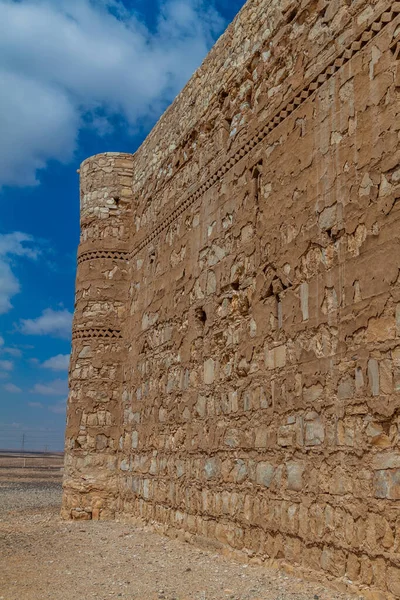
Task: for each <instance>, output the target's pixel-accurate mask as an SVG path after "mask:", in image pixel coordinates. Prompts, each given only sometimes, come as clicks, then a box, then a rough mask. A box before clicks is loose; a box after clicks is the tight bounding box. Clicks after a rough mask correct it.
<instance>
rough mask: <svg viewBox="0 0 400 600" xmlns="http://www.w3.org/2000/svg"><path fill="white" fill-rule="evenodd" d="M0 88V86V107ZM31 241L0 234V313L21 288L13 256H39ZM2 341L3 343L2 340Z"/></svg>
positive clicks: (4, 310)
mask: <svg viewBox="0 0 400 600" xmlns="http://www.w3.org/2000/svg"><path fill="white" fill-rule="evenodd" d="M0 78H1V74H0ZM1 89H2V88H1V87H0V107H1ZM0 127H1V117H0ZM1 144H2V142H1V141H0V155H1V156H2V157H3V154H4V152H3V150H2V148H1ZM5 155H6V153H5ZM2 162H3V158H2V160H0V164H1V163H2ZM0 178H1V167H0ZM32 243H33V238H32V237H31V236H29V235H26V234H25V233H21V232H19V231H16V232H14V233H7V234H0V314H4V313H7V312H8V311H9V310H11V308H12V304H11V298H12V297H13V296H15V295H16V294H18V292H19V291H20V289H21V286H20V283H19V281H18V279H17V277H16V275H15V274H14V273H13V271H12V269H11V267H12V265H13V262H14V261H15V257H26V258H31V259H35V258H37V257H38V256H39V251H38V249H37V248H35V247H33V246H32ZM2 341H3V344H4V340H2ZM3 344H0V345H3Z"/></svg>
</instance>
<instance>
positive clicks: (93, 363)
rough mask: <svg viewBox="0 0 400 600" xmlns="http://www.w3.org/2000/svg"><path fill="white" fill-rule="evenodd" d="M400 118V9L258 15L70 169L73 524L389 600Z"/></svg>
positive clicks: (394, 543) (69, 471)
mask: <svg viewBox="0 0 400 600" xmlns="http://www.w3.org/2000/svg"><path fill="white" fill-rule="evenodd" d="M399 99H400V2H393V1H392V2H389V1H387V0H379V1H369V2H367V1H365V0H354V1H351V0H334V1H331V2H327V1H325V0H304V1H301V0H280V1H275V0H249V1H248V2H247V4H246V5H245V7H244V8H243V10H242V11H241V13H240V14H239V15H238V17H237V19H236V20H235V21H234V23H233V24H232V25H231V26H230V27H229V28H228V30H227V32H226V33H225V34H224V36H222V37H221V39H220V40H219V41H218V42H217V44H216V46H215V47H214V49H213V50H212V51H211V53H210V54H209V56H208V57H207V59H206V60H205V62H204V63H203V65H202V67H201V68H200V69H199V71H198V72H197V73H196V74H195V75H194V76H193V78H192V79H191V80H190V82H189V83H188V85H187V86H186V88H185V89H184V90H183V92H182V93H181V94H180V95H179V96H178V98H177V99H176V101H175V102H174V103H173V105H172V106H171V107H170V108H169V109H168V111H167V112H166V113H165V115H164V116H163V117H162V118H161V120H160V122H159V123H158V124H157V125H156V127H155V128H154V130H153V131H152V132H151V134H150V135H149V137H148V138H147V140H146V141H145V142H144V144H143V145H142V146H141V148H140V149H139V150H138V151H137V152H136V154H134V155H129V154H118V153H117V154H113V153H105V154H103V155H98V156H95V157H91V158H90V159H88V160H87V161H85V162H84V163H83V165H82V166H81V170H80V174H81V231H82V234H81V244H80V248H79V253H78V274H77V286H76V310H75V318H74V330H73V352H72V358H71V370H70V388H71V392H70V398H69V405H68V423H67V440H66V474H65V481H64V487H65V493H64V505H63V515H64V516H65V517H66V518H85V519H89V518H93V519H106V518H113V517H114V516H116V515H117V516H120V517H121V516H125V517H126V516H130V517H140V518H142V519H145V520H147V521H151V522H153V523H158V524H159V525H160V527H161V528H162V529H163V530H165V531H169V532H178V533H180V534H182V535H184V536H186V538H187V539H192V538H193V539H197V540H199V541H203V542H204V541H206V543H208V544H212V545H214V546H217V547H221V548H225V549H226V548H229V549H230V550H231V551H233V552H238V553H242V554H245V555H246V556H248V557H250V558H252V559H254V560H281V561H285V562H286V563H290V564H292V565H296V566H297V567H298V568H303V569H306V570H312V571H314V572H315V571H317V572H318V571H319V572H323V573H324V574H325V575H326V576H328V577H331V578H334V579H337V580H341V581H343V582H344V583H346V584H352V583H353V584H355V585H357V586H368V587H369V588H370V590H379V591H380V593H381V594H384V597H388V598H390V597H393V598H400V554H399V548H400V513H399V500H400V451H399V444H400V431H399V427H400V393H399V391H400V277H399V273H400V271H399V269H400V246H399V235H400V234H399V231H400V229H399V216H400V213H399V205H400V203H399V202H398V199H399V198H400V164H399V162H400V161H399V158H400V141H399V139H400V133H399V132H400V119H399V112H400V102H399ZM377 593H378V592H377ZM375 597H379V595H378V596H375Z"/></svg>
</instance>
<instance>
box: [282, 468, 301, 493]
mask: <svg viewBox="0 0 400 600" xmlns="http://www.w3.org/2000/svg"><path fill="white" fill-rule="evenodd" d="M304 470H305V465H304V463H302V462H298V461H290V462H288V463H286V475H287V487H288V490H293V491H297V492H299V491H301V490H302V489H303V474H304Z"/></svg>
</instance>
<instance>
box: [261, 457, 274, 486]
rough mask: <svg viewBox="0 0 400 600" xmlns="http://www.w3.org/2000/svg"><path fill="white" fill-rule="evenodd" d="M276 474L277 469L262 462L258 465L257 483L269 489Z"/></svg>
mask: <svg viewBox="0 0 400 600" xmlns="http://www.w3.org/2000/svg"><path fill="white" fill-rule="evenodd" d="M274 474H275V467H274V466H273V465H272V464H271V463H268V462H261V463H259V464H258V465H257V469H256V481H257V483H258V484H259V485H263V486H265V487H266V488H269V487H270V486H271V483H272V480H273V478H274Z"/></svg>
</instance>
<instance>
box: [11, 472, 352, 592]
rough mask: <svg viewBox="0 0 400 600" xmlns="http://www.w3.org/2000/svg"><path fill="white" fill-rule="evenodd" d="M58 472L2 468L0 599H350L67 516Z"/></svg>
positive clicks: (118, 526) (127, 529)
mask: <svg viewBox="0 0 400 600" xmlns="http://www.w3.org/2000/svg"><path fill="white" fill-rule="evenodd" d="M60 499H61V481H60V474H58V475H57V474H54V473H52V474H47V475H43V474H42V476H40V474H39V473H36V474H33V473H26V474H23V473H22V472H21V471H18V472H17V473H14V475H13V474H12V473H5V472H4V470H0V600H45V599H50V600H78V599H79V600H90V599H91V598H97V599H101V600H106V599H109V598H125V599H126V600H127V599H129V600H153V599H156V600H174V599H175V600H188V599H191V600H354V598H358V597H355V596H350V595H346V594H340V593H335V592H334V591H332V590H331V589H328V588H326V587H324V585H318V584H312V583H307V582H302V581H300V580H298V579H295V578H293V577H289V576H287V575H285V574H284V573H281V572H279V571H276V570H273V569H267V568H265V567H260V566H250V565H249V566H247V565H243V564H240V563H236V562H234V561H232V560H230V559H227V558H224V557H222V556H219V555H216V554H214V553H213V552H208V551H205V550H202V549H198V548H195V547H193V546H190V545H188V544H185V543H182V542H178V541H177V540H170V539H168V538H164V537H162V536H160V535H158V534H156V533H152V532H150V531H148V530H147V529H145V528H142V527H136V526H133V525H127V524H123V523H118V522H115V523H96V522H79V523H65V522H62V521H61V520H60V518H59V505H60Z"/></svg>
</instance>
